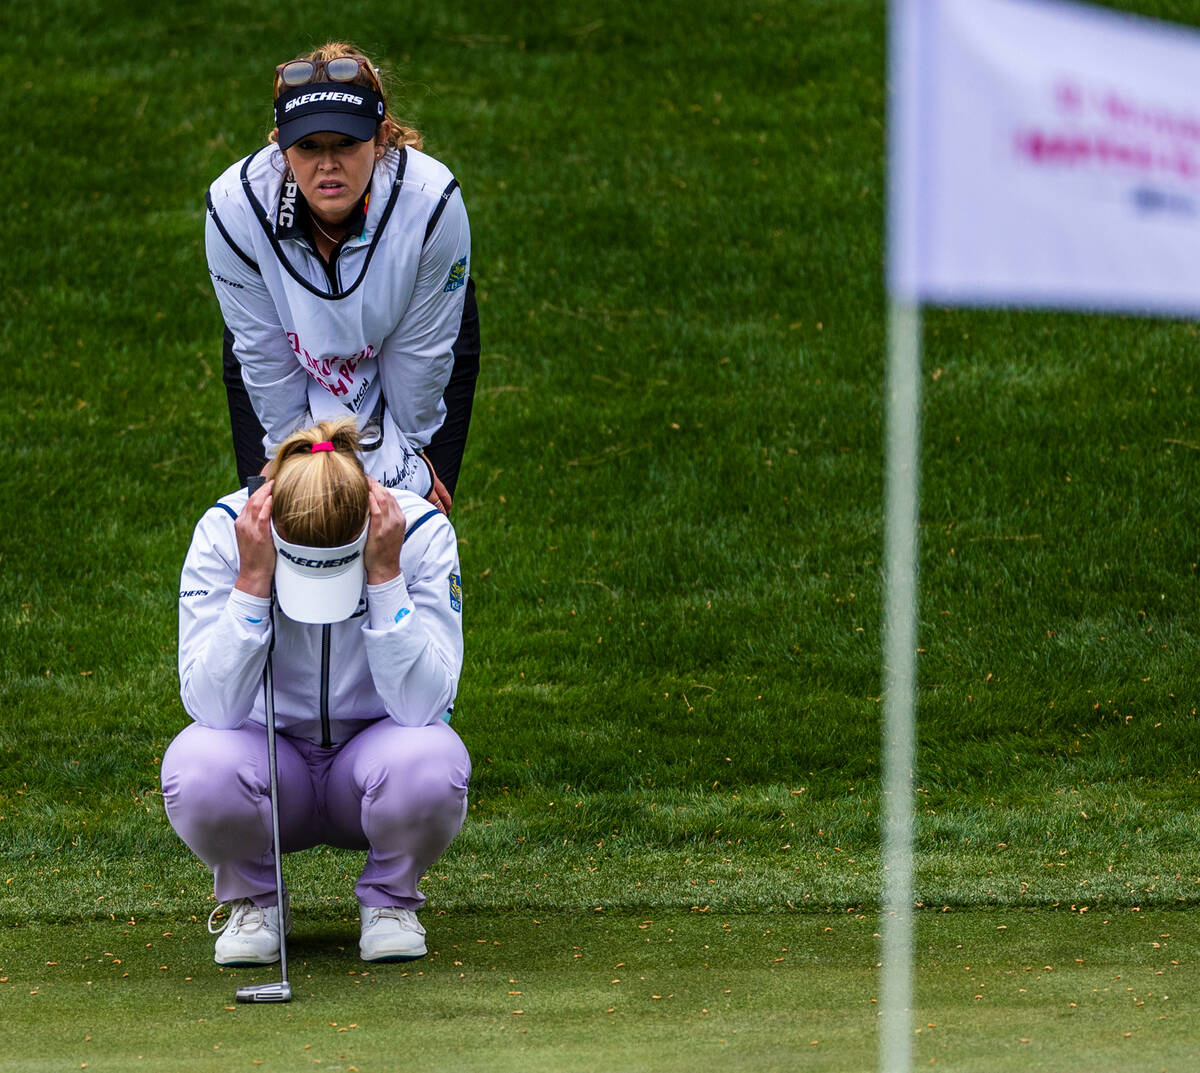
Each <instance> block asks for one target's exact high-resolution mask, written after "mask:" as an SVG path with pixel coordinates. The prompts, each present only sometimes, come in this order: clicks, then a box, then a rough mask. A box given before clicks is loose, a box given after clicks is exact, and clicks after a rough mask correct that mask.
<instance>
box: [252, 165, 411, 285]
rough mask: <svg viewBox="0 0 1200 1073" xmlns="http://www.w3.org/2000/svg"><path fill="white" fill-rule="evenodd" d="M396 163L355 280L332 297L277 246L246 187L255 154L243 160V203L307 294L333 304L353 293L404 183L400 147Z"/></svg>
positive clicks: (269, 225) (267, 219) (364, 275)
mask: <svg viewBox="0 0 1200 1073" xmlns="http://www.w3.org/2000/svg"><path fill="white" fill-rule="evenodd" d="M274 148H275V147H274V146H264V147H263V148H262V149H260V150H259V153H263V152H270V151H271V150H272V149H274ZM399 153H400V162H399V163H398V164H397V165H396V178H395V181H394V182H393V183H392V190H391V193H390V194H389V195H388V200H387V204H386V205H385V206H384V207H383V213H382V215H381V216H380V217H379V224H378V225H377V227H376V228H375V237H374V238H372V239H371V245H370V246H369V247H368V248H367V256H366V257H365V258H363V265H362V271H361V272H359V274H358V278H357V279H356V280H355V281H354V282H353V283H351V284H350V286H349V287H347V288H346V289H345V290H344V291H338V292H337V293H335V294H330V293H329V292H328V291H323V290H321V288H320V287H314V286H313V284H311V283H310V282H309V281H308V280H306V279H305V278H304V277H303V276H302V275H300V273H299V272H297V271H296V269H295V268H294V267H293V265H292V263H291V261H290V260H288V258H287V257H286V256H285V254H284V252H283V248H282V247H281V246H280V245H279V236H277V235H276V234H275V228H274V226H273V225H272V222H271V218H270V216H268V215H267V210H266V209H264V208H263V206H262V202H260V201H259V200H258V198H257V197H255V196H254V190H253V188H252V187H251V185H250V165H251V164H252V163H254V160H255V158H256V157H257V156H258V153H252V154H251V155H250V156H248V157H247V158H246V162H245V163H244V164H243V165H242V176H241V177H242V190H243V191H244V192H245V194H246V200H247V201H248V202H249V204H250V208H251V210H252V211H253V212H254V215H255V217H257V219H258V223H259V226H260V227H261V228H262V229H263V233H264V234H265V235H266V236H267V242H269V243H270V244H271V249H272V250H273V251H274V253H275V258H276V260H277V261H279V263H280V264H281V265H283V269H284V271H285V272H287V274H288V275H289V276H291V277H292V279H294V280H295V281H296V282H297V283H299V284H300V286H301V287H303V288H304V289H305V290H306V291H308V292H309V293H310V294H312V295H314V296H316V297H317V298H324V299H326V300H327V301H332V302H336V301H338V300H339V299H342V298H345V297H347V296H348V295H351V294H353V293H354V292H355V291H356V290H357V289H358V287H359V285H360V284H361V283H362V281H363V280H364V279H366V278H367V269H368V268H370V267H371V258H372V257H374V256H375V250H376V249H377V248H378V246H379V240H380V239H381V238H382V237H383V233H384V231H385V230H386V228H387V223H388V220H389V219H390V218H391V215H392V210H393V209H394V208H395V207H396V199H397V198H398V197H399V196H400V187H401V186H402V185H403V184H404V168H405V165H406V164H407V163H408V152H407V150H406V149H405V148H404V147H403V146H401V147H400V148H399Z"/></svg>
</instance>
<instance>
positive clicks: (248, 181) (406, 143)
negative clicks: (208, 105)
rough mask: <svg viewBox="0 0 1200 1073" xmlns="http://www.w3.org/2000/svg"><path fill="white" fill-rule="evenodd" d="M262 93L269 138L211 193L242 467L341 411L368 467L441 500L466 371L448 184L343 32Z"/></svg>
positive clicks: (257, 464) (474, 352) (457, 215)
mask: <svg viewBox="0 0 1200 1073" xmlns="http://www.w3.org/2000/svg"><path fill="white" fill-rule="evenodd" d="M274 107H275V129H274V130H273V131H272V132H271V137H270V142H269V144H267V145H266V146H264V147H263V148H261V149H259V150H258V151H257V152H254V153H252V154H251V155H250V156H248V157H246V158H245V159H243V160H239V161H238V162H237V163H235V164H233V165H232V166H231V167H229V168H228V169H227V170H226V171H225V172H224V174H222V175H221V176H220V177H219V178H218V179H217V180H216V181H215V182H214V183H213V184H212V186H211V187H210V189H209V192H208V197H207V205H208V217H207V225H206V229H205V249H206V252H207V257H208V268H209V275H210V276H211V277H212V284H213V287H214V289H215V290H216V294H217V299H218V301H219V302H220V305H221V313H222V315H223V317H224V319H225V327H226V331H225V338H224V361H223V365H224V380H225V385H226V391H227V394H228V398H229V412H230V420H231V423H232V431H233V442H234V451H235V455H236V458H237V467H238V476H239V478H240V480H241V481H242V483H245V482H246V480H247V478H248V477H249V476H250V475H251V474H256V473H258V472H259V471H260V469H261V467H262V465H263V462H264V459H265V458H266V457H267V456H269V455H271V454H273V453H274V451H275V449H276V448H277V447H278V446H279V444H281V443H282V442H283V441H284V440H285V439H286V438H287V437H288V436H289V435H291V434H292V433H293V432H295V431H296V430H297V429H300V428H304V427H307V426H309V425H312V424H315V423H316V422H318V421H326V420H335V419H337V418H339V417H345V416H348V415H349V416H353V417H354V418H355V419H356V421H357V422H358V425H359V428H360V430H362V432H363V437H362V445H361V446H362V457H363V462H364V464H365V466H366V470H367V473H368V474H370V475H371V476H372V477H374V478H375V479H376V480H378V481H380V482H381V483H382V484H384V485H386V486H388V487H390V488H407V489H410V490H412V491H415V492H417V493H418V494H419V495H422V496H426V497H427V498H428V499H429V500H430V501H431V502H432V503H434V504H435V505H436V506H438V507H439V508H440V509H442V510H444V511H445V510H448V509H449V507H450V497H451V496H452V495H453V492H454V487H455V484H456V481H457V479H458V473H459V467H460V465H461V462H462V456H463V449H464V446H465V444H466V438H467V428H468V425H469V423H470V418H471V405H472V401H473V399H474V393H475V381H476V378H477V376H478V373H479V318H478V311H477V307H476V303H475V293H474V285H473V283H472V281H471V273H470V267H471V233H470V228H469V226H468V223H467V212H466V208H465V206H464V204H463V198H462V193H461V191H460V190H459V186H458V182H457V180H456V179H455V178H454V176H453V175H452V174H451V173H450V171H449V169H448V168H447V167H446V166H445V165H444V164H442V163H440V162H439V161H438V160H435V159H434V158H433V157H431V156H429V155H427V154H425V153H424V152H422V151H421V145H422V141H421V136H420V134H419V133H418V132H417V131H415V130H413V129H411V128H409V127H406V126H404V125H402V124H401V123H399V122H398V121H397V120H396V119H395V118H394V117H393V116H392V115H391V113H390V112H389V110H388V103H387V100H386V97H385V90H384V85H383V80H382V78H381V75H380V72H379V70H378V68H377V67H376V66H375V65H374V64H373V63H372V62H371V60H369V59H368V58H367V57H366V56H364V55H362V53H360V52H359V51H358V50H357V49H355V48H354V47H353V46H350V45H346V44H341V43H338V42H331V43H329V44H326V45H323V46H322V47H321V48H319V49H317V50H315V51H314V52H312V53H310V54H308V55H307V56H301V57H298V58H297V59H295V60H290V61H288V62H287V63H283V64H280V65H279V67H277V68H276V71H275V105H274Z"/></svg>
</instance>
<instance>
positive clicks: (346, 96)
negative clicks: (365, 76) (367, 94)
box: [283, 90, 365, 112]
mask: <svg viewBox="0 0 1200 1073" xmlns="http://www.w3.org/2000/svg"><path fill="white" fill-rule="evenodd" d="M364 99H365V98H363V97H360V96H359V95H358V94H357V93H339V92H334V91H330V90H323V91H321V92H318V93H305V94H304V95H303V96H300V97H296V98H295V99H294V100H290V101H288V102H287V104H285V105H284V106H283V110H284V111H285V112H290V111H291V110H292V109H293V108H300V107H302V106H304V105H306V104H316V103H318V102H319V101H345V102H346V103H347V104H362V103H363V101H364Z"/></svg>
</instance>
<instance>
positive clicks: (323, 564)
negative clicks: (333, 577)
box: [275, 548, 362, 570]
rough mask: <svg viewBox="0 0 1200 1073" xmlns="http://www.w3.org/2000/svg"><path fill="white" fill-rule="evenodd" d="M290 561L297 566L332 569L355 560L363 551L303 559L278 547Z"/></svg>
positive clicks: (281, 553)
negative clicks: (340, 555) (336, 556)
mask: <svg viewBox="0 0 1200 1073" xmlns="http://www.w3.org/2000/svg"><path fill="white" fill-rule="evenodd" d="M275 550H276V551H278V552H279V554H280V555H282V556H283V557H284V558H285V559H287V561H288V562H289V563H295V564H296V565H297V566H315V567H319V568H321V569H323V570H330V569H332V568H333V567H335V566H345V565H346V564H347V563H352V562H354V560H355V559H357V558H358V557H359V555H361V554H362V552H358V551H355V552H351V553H350V554H349V555H343V556H342V557H341V558H340V559H302V558H300V556H299V555H293V554H292V553H291V552H290V551H285V550H284V549H283V548H276V549H275Z"/></svg>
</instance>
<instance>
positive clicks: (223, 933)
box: [208, 894, 292, 965]
mask: <svg viewBox="0 0 1200 1073" xmlns="http://www.w3.org/2000/svg"><path fill="white" fill-rule="evenodd" d="M221 908H222V907H221V906H219V905H218V906H217V907H216V909H214V910H213V911H212V912H211V913H210V914H209V917H208V930H209V932H210V933H211V934H213V935H216V936H217V942H216V946H215V948H214V949H213V960H214V961H215V962H216V963H217V964H218V965H270V964H271V963H272V962H275V961H278V960H279V906H277V905H269V906H268V905H255V904H254V903H253V902H252V901H250V899H249V898H237V899H235V900H234V901H232V902H230V903H229V917H228V918H227V919H226V920H225V922H224V923H223V924H221V925H220V926H219V927H214V926H213V918H214V917H216V915H217V914H218V913H219V912H220V911H221ZM283 915H284V927H285V928H286V930H287V932H290V931H291V930H292V908H291V905H290V903H289V899H288V896H287V895H286V894H284V896H283ZM285 934H286V932H285Z"/></svg>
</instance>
